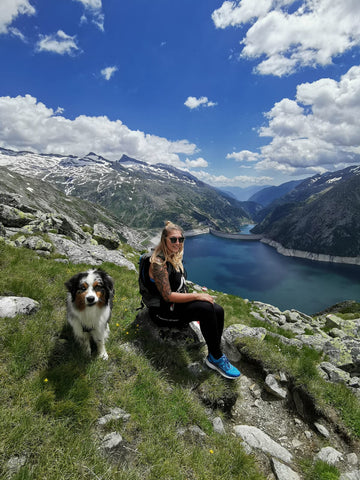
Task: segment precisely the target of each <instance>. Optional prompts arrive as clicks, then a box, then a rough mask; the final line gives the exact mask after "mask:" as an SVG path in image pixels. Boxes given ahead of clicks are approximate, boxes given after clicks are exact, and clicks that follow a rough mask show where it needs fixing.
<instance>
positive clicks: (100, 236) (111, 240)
mask: <svg viewBox="0 0 360 480" xmlns="http://www.w3.org/2000/svg"><path fill="white" fill-rule="evenodd" d="M93 238H94V239H95V240H96V241H97V242H98V243H99V244H100V245H104V247H106V248H108V249H110V250H116V249H117V248H118V247H119V245H120V244H121V240H120V237H119V235H118V234H117V233H116V231H115V230H114V229H113V228H110V227H106V226H105V225H104V224H102V223H95V225H94V233H93Z"/></svg>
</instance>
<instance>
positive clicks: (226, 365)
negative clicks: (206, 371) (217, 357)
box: [220, 355, 230, 370]
mask: <svg viewBox="0 0 360 480" xmlns="http://www.w3.org/2000/svg"><path fill="white" fill-rule="evenodd" d="M220 365H221V368H222V369H223V370H229V369H230V362H229V360H228V359H227V357H225V355H223V356H222V357H221V362H220Z"/></svg>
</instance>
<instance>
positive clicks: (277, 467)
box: [271, 458, 300, 480]
mask: <svg viewBox="0 0 360 480" xmlns="http://www.w3.org/2000/svg"><path fill="white" fill-rule="evenodd" d="M271 463H272V467H273V470H274V473H275V476H276V478H277V480H300V477H299V475H298V474H297V473H296V472H294V470H292V469H291V468H290V467H288V466H287V465H284V464H283V463H281V462H279V461H278V460H276V458H272V459H271Z"/></svg>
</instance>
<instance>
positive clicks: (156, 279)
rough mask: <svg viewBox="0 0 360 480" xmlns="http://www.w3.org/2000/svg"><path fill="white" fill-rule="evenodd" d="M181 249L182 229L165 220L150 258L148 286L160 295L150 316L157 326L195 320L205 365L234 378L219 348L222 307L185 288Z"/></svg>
mask: <svg viewBox="0 0 360 480" xmlns="http://www.w3.org/2000/svg"><path fill="white" fill-rule="evenodd" d="M183 253H184V234H183V230H182V229H181V227H179V226H178V225H175V224H173V223H171V222H166V224H165V228H164V229H163V231H162V233H161V239H160V242H159V244H158V245H157V247H156V248H155V250H154V253H153V254H152V256H151V258H150V266H149V272H148V279H149V282H148V283H149V289H151V290H152V292H153V294H154V296H155V295H157V296H158V297H160V306H159V307H150V308H149V312H150V316H151V319H152V320H153V321H154V322H155V323H156V324H158V325H159V326H164V325H166V326H170V327H171V326H181V324H186V323H190V322H192V321H198V322H199V324H200V329H201V332H202V334H203V336H204V338H205V341H206V344H207V347H208V356H207V357H206V364H207V366H208V367H210V368H212V369H213V370H216V371H218V372H219V373H220V374H221V375H222V376H223V377H225V378H229V379H235V378H238V377H239V376H240V372H239V370H238V369H237V368H235V367H234V366H233V365H231V364H230V362H229V360H228V359H227V357H226V356H225V355H224V354H223V353H222V351H221V348H220V342H221V336H222V332H223V329H224V309H223V308H222V307H221V306H220V305H218V304H216V303H215V302H214V299H213V297H212V296H211V295H209V294H207V293H198V292H194V293H189V292H188V290H187V287H186V271H185V269H184V267H183V263H182V259H183Z"/></svg>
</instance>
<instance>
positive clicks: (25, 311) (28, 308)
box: [0, 296, 40, 318]
mask: <svg viewBox="0 0 360 480" xmlns="http://www.w3.org/2000/svg"><path fill="white" fill-rule="evenodd" d="M39 307H40V304H39V302H37V301H36V300H33V299H32V298H28V297H12V296H9V297H0V317H1V318H5V317H10V318H13V317H15V316H16V315H31V314H32V313H35V312H36V311H37V310H38V309H39Z"/></svg>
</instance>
